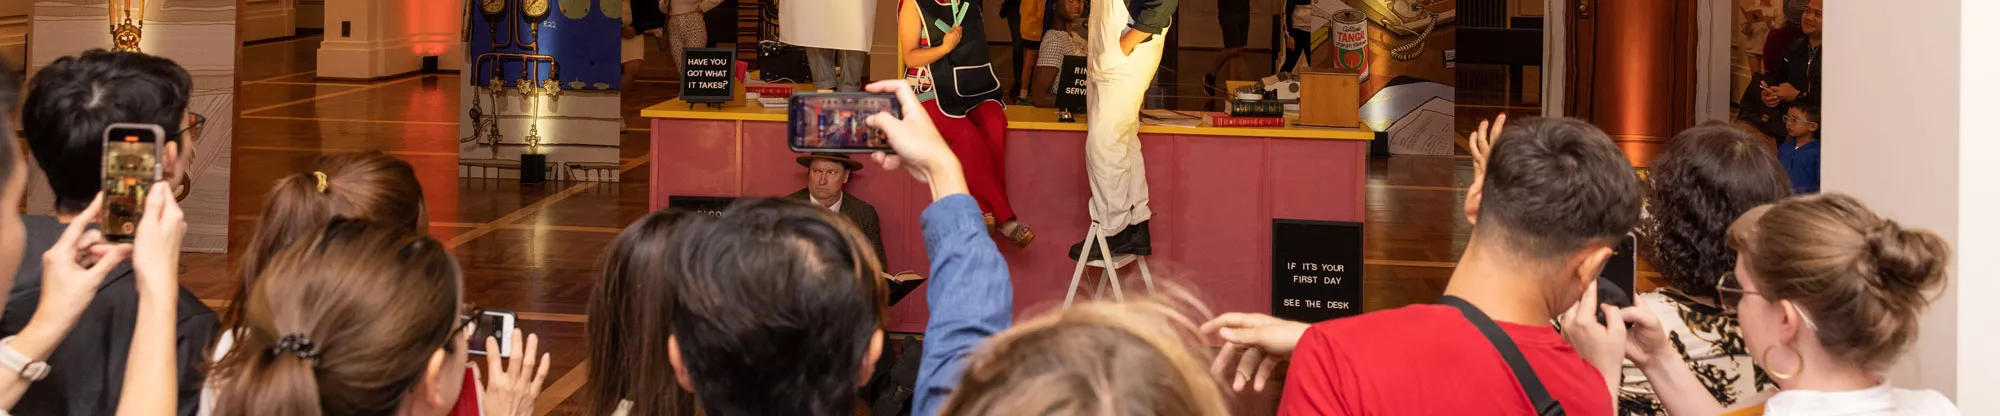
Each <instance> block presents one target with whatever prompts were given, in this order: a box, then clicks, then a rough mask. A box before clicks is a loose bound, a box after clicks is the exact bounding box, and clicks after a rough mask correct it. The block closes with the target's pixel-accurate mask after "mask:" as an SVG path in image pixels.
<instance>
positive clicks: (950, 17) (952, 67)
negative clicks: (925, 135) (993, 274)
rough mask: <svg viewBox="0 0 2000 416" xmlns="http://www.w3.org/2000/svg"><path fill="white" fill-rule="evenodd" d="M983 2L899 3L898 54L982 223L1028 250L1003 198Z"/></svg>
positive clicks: (1001, 128)
mask: <svg viewBox="0 0 2000 416" xmlns="http://www.w3.org/2000/svg"><path fill="white" fill-rule="evenodd" d="M980 2H981V0H902V5H901V6H899V8H900V9H901V13H900V14H899V17H898V19H897V21H896V28H897V30H896V34H897V36H896V40H897V44H898V45H900V47H901V48H902V50H903V64H904V65H905V66H906V67H907V69H906V70H905V72H904V74H905V78H906V79H908V80H909V82H910V84H911V85H912V86H913V87H914V88H915V91H916V95H917V98H919V99H921V100H922V101H923V106H924V111H925V113H926V114H928V115H929V116H930V117H929V119H930V120H932V121H933V122H934V123H936V125H937V130H938V133H939V134H941V135H943V136H944V138H945V141H947V142H949V143H951V150H952V153H954V154H956V155H957V159H958V160H959V161H960V162H961V163H963V164H964V165H965V179H966V184H967V185H969V186H971V187H972V188H971V189H972V196H973V199H975V200H978V201H979V207H980V211H983V212H985V213H986V223H987V225H989V226H992V227H994V228H993V230H994V231H995V232H997V233H999V234H1000V236H1002V237H1004V238H1006V239H1007V241H1008V242H1011V243H1013V244H1014V245H1015V246H1018V247H1026V246H1027V245H1028V243H1030V242H1033V241H1034V240H1035V232H1034V230H1033V229H1030V228H1028V226H1027V225H1026V224H1023V223H1021V221H1020V218H1019V216H1018V215H1017V214H1016V213H1015V212H1014V206H1013V204H1012V203H1011V202H1009V201H1008V198H1007V163H1006V157H1007V114H1006V113H1005V112H1004V110H1003V109H1004V106H1005V104H1002V103H1001V102H1000V100H1001V99H1002V98H1001V96H1002V94H1003V93H1004V92H1003V91H1002V90H1001V87H1000V79H999V78H998V77H997V76H996V75H994V72H993V63H992V62H990V58H989V57H988V56H987V53H986V47H985V45H986V28H985V25H984V24H983V23H982V19H980V16H981V15H980V11H979V9H980ZM961 45H963V46H966V47H964V48H960V47H959V46H961ZM1135 114H1136V113H1135Z"/></svg>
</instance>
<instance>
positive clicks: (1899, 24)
mask: <svg viewBox="0 0 2000 416" xmlns="http://www.w3.org/2000/svg"><path fill="white" fill-rule="evenodd" d="M1826 3H1827V4H1826V6H1825V7H1826V19H1825V21H1826V27H1827V37H1826V44H1827V47H1826V49H1825V51H1826V52H1825V59H1826V70H1825V81H1824V82H1825V84H1826V85H1827V87H1826V96H1825V100H1824V101H1823V107H1824V109H1823V111H1824V117H1823V118H1824V119H1825V120H1826V121H1825V123H1824V127H1823V129H1824V131H1825V137H1826V144H1825V145H1824V155H1823V158H1824V159H1823V162H1822V168H1821V170H1822V174H1821V175H1822V176H1821V178H1822V180H1823V185H1824V186H1823V188H1824V189H1825V190H1828V191H1839V192H1846V193H1849V194H1852V195H1855V196H1857V197H1860V198H1861V199H1863V200H1865V201H1867V203H1868V204H1869V205H1870V206H1872V207H1874V208H1875V209H1876V210H1877V211H1879V212H1881V213H1883V214H1886V215H1888V216H1889V217H1891V218H1894V219H1895V220H1897V221H1898V222H1901V223H1903V224H1905V225H1906V226H1912V227H1922V228H1928V229H1931V230H1934V231H1936V232H1938V233H1939V234H1941V235H1943V236H1944V237H1945V239H1947V240H1949V241H1951V242H1952V244H1953V246H1954V247H1955V248H1956V252H1957V256H1956V258H1955V259H1954V260H1955V261H1954V263H1953V265H1952V268H1951V282H1950V285H1949V286H1948V288H1947V289H1946V290H1945V291H1944V293H1942V294H1941V295H1940V296H1939V297H1938V299H1937V301H1936V302H1935V303H1933V304H1932V305H1931V310H1930V312H1929V313H1927V314H1925V316H1924V317H1923V321H1922V324H1921V325H1922V328H1923V330H1922V331H1921V335H1920V336H1919V339H1918V340H1917V343H1916V346H1915V347H1914V348H1913V349H1912V350H1911V351H1910V352H1909V353H1908V354H1906V355H1905V360H1904V361H1903V362H1902V363H1900V364H1899V365H1898V366H1897V367H1896V368H1895V369H1894V370H1893V371H1892V372H1891V373H1890V376H1891V377H1892V380H1893V381H1894V382H1895V383H1897V384H1898V385H1901V386H1906V387H1923V388H1930V389H1937V390H1939V391H1942V392H1944V393H1945V395H1947V396H1950V397H1952V398H1953V399H1954V400H1955V401H1957V402H1958V404H1959V407H1960V409H1961V410H1963V411H1964V413H1965V414H2000V397H1996V396H1994V395H1993V394H1991V393H1992V392H1996V391H2000V358H1996V357H1995V356H1994V355H1993V354H1991V353H1990V352H1989V351H1990V350H1991V349H1992V346H1993V345H1995V341H2000V327H1996V326H1994V325H1993V324H1994V323H1995V321H1994V317H1996V316H2000V303H1995V302H1978V301H1971V302H1961V299H1960V297H1961V296H1960V294H1979V293H2000V282H1994V281H1993V280H1992V278H1993V276H1996V272H2000V258H1995V256H1994V254H1995V253H2000V251H1996V249H2000V220H1996V219H1994V218H1992V217H1991V216H1988V215H1978V214H1980V213H1982V212H1985V211H1988V210H1991V209H1992V207H1993V206H1995V204H1994V203H1995V202H2000V184H1996V183H1995V182H1994V181H1993V178H1996V177H2000V164H1996V163H1993V161H1994V160H1995V157H1996V155H2000V144H1995V143H1993V142H1991V140H1990V139H1991V137H1990V135H1987V134H1980V133H1985V132H1987V131H1990V130H1991V129H1992V127H1991V123H1992V121H1993V120H1994V117H1995V116H1996V115H2000V111H1996V110H2000V106H1996V105H1995V104H1994V103H1992V102H1991V97H1994V96H1997V95H2000V82H1996V81H1994V80H1992V79H1991V77H1981V76H1971V77H1968V76H1965V75H1967V74H1980V75H1984V74H1985V73H1987V72H1990V71H1991V68H1993V65H1994V64H2000V62H1997V61H1996V60H1995V59H1994V58H1993V55H1994V53H1995V52H1996V47H1995V46H1994V41H1996V40H2000V31H1996V29H1995V28H1994V27H1993V24H1992V22H1993V21H1994V19H1995V18H2000V5H1996V4H1994V2H1991V1H1987V0H1905V1H1898V2H1884V1H1876V0H1827V1H1826ZM1961 30H1962V31H1961ZM1893 80H1907V82H1905V81H1893ZM1968 214H1970V215H1968Z"/></svg>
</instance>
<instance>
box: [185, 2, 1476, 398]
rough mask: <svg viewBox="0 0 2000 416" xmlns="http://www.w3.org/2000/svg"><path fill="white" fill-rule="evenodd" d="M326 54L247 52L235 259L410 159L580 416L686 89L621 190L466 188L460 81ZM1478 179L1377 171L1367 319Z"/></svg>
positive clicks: (1450, 247) (1439, 265)
mask: <svg viewBox="0 0 2000 416" xmlns="http://www.w3.org/2000/svg"><path fill="white" fill-rule="evenodd" d="M319 40H320V38H319V37H317V36H311V37H304V38H298V39H291V40H284V41H278V42H268V43H260V44H254V45H249V46H246V47H245V48H244V52H243V62H244V66H243V68H241V71H240V73H241V76H242V80H243V86H242V89H240V90H238V94H240V97H239V100H240V101H239V102H238V104H237V108H242V109H245V110H244V111H243V112H242V114H241V120H240V121H239V122H240V123H242V124H240V125H239V126H238V128H237V129H236V131H237V132H238V133H237V137H236V138H235V149H233V150H234V163H233V167H232V169H233V171H232V175H231V178H232V180H233V181H234V182H233V183H231V184H230V187H231V211H230V212H231V214H232V221H231V226H230V239H231V241H232V246H233V247H241V246H242V245H243V244H244V243H245V242H246V241H247V240H249V237H250V233H251V232H252V228H253V227H254V225H255V219H256V218H257V216H258V215H259V213H260V210H261V209H262V204H263V201H262V199H263V195H264V193H265V191H266V190H268V189H269V188H270V186H271V182H270V181H271V180H273V179H275V178H278V177H281V176H283V175H287V174H291V173H295V172H302V171H308V170H310V169H311V167H312V165H313V161H314V158H316V157H319V156H321V155H326V154H333V153H341V152H350V151H360V150H382V151H387V152H389V153H390V154H393V155H396V156H399V157H401V158H403V159H405V160H407V161H409V162H410V163H411V164H413V165H415V166H416V169H417V173H418V175H419V177H420V178H421V180H422V181H423V185H424V190H425V193H426V197H427V199H428V201H427V203H428V206H429V210H430V211H429V212H430V215H431V217H430V219H431V221H432V223H431V233H432V234H434V235H435V236H437V238H439V239H440V240H443V241H445V242H446V243H447V245H448V246H449V247H451V248H452V250H453V252H454V253H456V254H457V256H458V258H459V260H460V262H461V264H462V265H463V266H464V269H465V278H466V288H467V297H468V301H470V302H472V303H474V304H477V305H480V306H487V307H498V308H507V309H512V310H516V311H519V312H520V317H521V318H522V321H521V323H520V327H521V328H523V329H525V330H527V331H530V332H533V333H536V334H540V335H541V336H542V339H543V340H544V344H543V345H546V348H547V350H548V351H549V352H551V353H552V354H553V357H554V359H553V365H552V369H551V374H550V375H549V378H548V380H549V385H548V386H547V390H546V391H545V392H544V393H543V395H542V397H541V400H540V402H539V403H537V406H536V414H537V415H542V414H574V413H577V412H581V409H582V398H583V395H582V394H578V393H579V391H581V389H585V388H589V386H585V385H583V384H584V379H585V377H584V372H585V370H584V368H585V366H584V365H583V364H584V360H585V359H586V356H587V354H586V352H585V343H584V334H585V328H584V322H585V316H584V315H583V314H584V313H585V304H586V303H587V299H588V296H589V294H590V291H591V285H592V282H593V281H594V279H595V278H596V277H597V274H598V270H599V260H598V258H599V256H600V255H601V253H602V252H603V251H604V249H605V247H606V245H607V244H609V243H610V242H611V241H612V240H613V238H614V237H615V235H616V233H617V232H618V231H619V229H620V228H622V227H624V226H625V225H626V223H628V222H630V221H633V220H636V219H638V218H639V217H641V216H643V215H644V214H645V213H646V201H647V195H646V192H647V182H648V178H647V176H646V163H647V162H646V160H647V158H646V156H647V154H648V153H647V152H648V151H649V149H648V148H647V147H648V143H647V134H648V133H649V132H648V131H647V130H646V129H645V126H646V124H644V123H643V120H642V119H640V118H639V117H638V110H639V109H640V108H643V107H645V106H648V105H651V104H653V103H657V102H660V101H663V100H665V99H667V98H670V97H671V96H672V94H673V92H674V90H675V89H676V87H677V85H676V84H675V83H674V82H673V81H669V80H666V79H643V80H642V81H641V82H640V83H639V85H638V87H637V88H636V90H634V89H627V90H626V91H625V98H624V112H625V115H626V117H628V119H629V122H630V124H631V126H632V130H631V132H630V133H627V134H625V135H624V136H623V140H622V141H621V143H622V145H623V149H622V151H621V158H622V159H624V160H625V161H626V162H627V163H625V164H624V165H623V168H624V169H623V172H622V174H621V180H622V182H618V183H581V182H549V183H545V184H540V185H521V184H519V183H516V182H515V181H508V180H482V179H461V178H458V177H457V154H458V127H457V126H458V122H459V119H460V118H462V117H463V112H462V111H460V110H459V105H458V93H459V89H460V88H461V84H462V83H463V81H462V80H461V79H460V78H459V76H457V75H454V74H444V75H410V76H403V77H397V78H391V79H385V80H378V81H370V82H353V81H323V80H317V79H316V76H315V74H314V72H313V69H314V67H315V65H314V59H315V54H316V50H317V48H318V44H319ZM1262 59H1268V58H1262ZM659 61H660V60H654V61H653V62H654V63H649V64H648V67H649V68H659V69H661V70H655V71H647V73H650V74H659V75H660V76H665V75H666V74H668V73H670V72H668V71H665V70H664V66H663V65H664V64H661V63H658V62H659ZM1183 62H1201V60H1199V59H1184V60H1183ZM1183 72H1188V71H1183ZM1197 89H1198V87H1197ZM1509 101H1510V100H1503V101H1502V102H1500V103H1497V104H1495V105H1489V106H1487V107H1489V108H1491V107H1500V108H1505V107H1508V106H1509V105H1510V104H1513V103H1511V102H1509ZM1461 118H1464V117H1461ZM1461 124H1464V123H1461ZM1470 175H1471V166H1470V160H1469V159H1468V158H1466V157H1464V156H1445V157H1420V156H1396V157H1392V158H1386V159H1373V160H1371V161H1370V162H1369V166H1368V184H1367V192H1368V195H1367V198H1368V210H1367V226H1366V227H1367V228H1366V232H1367V241H1366V243H1365V245H1364V246H1365V247H1366V250H1367V253H1366V256H1367V257H1366V258H1367V270H1366V276H1367V282H1366V286H1365V288H1366V289H1365V290H1366V291H1367V293H1368V295H1367V297H1368V301H1367V302H1366V305H1365V307H1366V308H1367V309H1369V310H1379V309H1386V308H1393V307H1397V306H1401V305H1406V304H1411V303H1417V302H1429V301H1431V300H1434V299H1436V297H1437V296H1438V295H1439V294H1440V293H1442V292H1443V290H1444V285H1445V281H1446V279H1447V278H1448V277H1449V275H1450V273H1451V267H1452V266H1453V261H1455V260H1456V259H1457V258H1458V256H1459V253H1460V252H1461V251H1462V250H1463V249H1464V246H1465V240H1466V238H1467V235H1468V231H1469V227H1468V225H1467V224H1466V222H1465V220H1464V219H1463V216H1462V215H1461V214H1459V213H1460V212H1461V210H1460V204H1461V201H1462V200H1463V198H1464V195H1465V189H1464V187H1465V186H1466V184H1468V183H1470V179H1471V178H1470ZM889 220H894V219H889ZM904 220H907V221H915V219H913V218H912V219H904ZM232 252H240V250H233V251H232ZM234 257H235V256H234V255H220V254H189V255H187V257H186V261H187V262H188V263H189V273H187V275H186V277H185V278H184V280H183V282H184V284H185V285H186V286H187V287H188V289H189V290H192V291H193V292H194V293H195V294H197V295H199V296H200V297H201V298H203V299H209V300H210V303H211V304H212V305H217V306H218V307H219V306H220V304H221V303H222V301H221V299H226V298H227V297H228V296H229V295H230V293H231V291H233V290H235V284H234V282H233V281H232V280H231V279H230V278H229V277H228V274H227V270H228V268H229V263H230V262H232V261H234ZM655 371H668V370H667V369H655Z"/></svg>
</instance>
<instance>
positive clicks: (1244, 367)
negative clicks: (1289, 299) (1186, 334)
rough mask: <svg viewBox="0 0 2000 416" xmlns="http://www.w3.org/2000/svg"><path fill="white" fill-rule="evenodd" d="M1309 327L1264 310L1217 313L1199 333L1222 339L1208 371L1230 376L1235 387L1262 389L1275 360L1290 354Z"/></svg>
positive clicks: (1275, 364) (1221, 375)
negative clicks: (1258, 312)
mask: <svg viewBox="0 0 2000 416" xmlns="http://www.w3.org/2000/svg"><path fill="white" fill-rule="evenodd" d="M1308 327H1309V325H1306V324H1305V323H1303V322H1294V321H1287V320H1283V319H1278V318H1276V317H1272V316H1270V315H1264V314H1254V313H1228V314H1223V315H1222V316H1218V317H1216V318H1215V319H1212V320H1209V321H1208V323H1204V324H1202V325H1201V333H1202V334H1207V335H1214V336H1219V337H1221V338H1222V340H1223V341H1224V344H1223V346H1222V351H1221V352H1219V353H1217V354H1216V355H1215V363H1213V364H1211V365H1210V366H1209V371H1210V372H1212V373H1214V374H1215V376H1216V377H1217V378H1218V379H1221V380H1231V382H1230V387H1231V388H1232V389H1234V390H1235V391H1243V390H1244V388H1246V387H1247V388H1251V389H1254V390H1257V391H1264V386H1265V385H1266V384H1267V383H1268V382H1269V381H1270V379H1271V375H1272V373H1274V372H1276V371H1277V368H1278V364H1279V363H1280V362H1283V361H1284V360H1285V359H1287V358H1289V357H1291V355H1292V350H1294V349H1297V348H1298V346H1299V338H1300V337H1303V336H1305V333H1306V328H1308Z"/></svg>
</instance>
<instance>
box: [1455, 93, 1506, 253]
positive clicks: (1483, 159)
mask: <svg viewBox="0 0 2000 416" xmlns="http://www.w3.org/2000/svg"><path fill="white" fill-rule="evenodd" d="M1506 127H1507V113H1500V115H1499V116H1496V117H1493V121H1492V122H1491V123H1489V122H1485V121H1481V122H1479V129H1478V130H1473V131H1472V137H1470V138H1467V139H1466V146H1467V148H1466V152H1467V153H1471V154H1472V186H1470V187H1467V188H1465V189H1466V192H1465V222H1466V223H1468V224H1472V225H1479V215H1478V213H1479V200H1480V195H1482V193H1481V191H1483V190H1484V189H1485V187H1486V164H1487V163H1490V162H1491V159H1492V156H1493V143H1494V142H1496V141H1499V140H1500V133H1501V131H1503V130H1505V129H1506Z"/></svg>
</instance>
